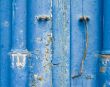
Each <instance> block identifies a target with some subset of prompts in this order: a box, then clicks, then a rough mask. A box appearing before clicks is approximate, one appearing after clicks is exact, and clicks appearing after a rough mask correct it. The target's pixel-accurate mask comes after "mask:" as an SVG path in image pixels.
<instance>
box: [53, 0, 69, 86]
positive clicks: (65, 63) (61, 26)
mask: <svg viewBox="0 0 110 87" xmlns="http://www.w3.org/2000/svg"><path fill="white" fill-rule="evenodd" d="M52 7H53V10H52V12H53V21H52V22H53V23H52V24H53V28H52V31H53V59H52V64H53V67H52V78H53V79H52V82H53V87H70V0H53V6H52Z"/></svg>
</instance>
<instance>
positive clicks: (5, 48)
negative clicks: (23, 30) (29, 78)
mask: <svg viewBox="0 0 110 87" xmlns="http://www.w3.org/2000/svg"><path fill="white" fill-rule="evenodd" d="M11 2H12V0H0V87H7V85H9V83H10V77H9V75H10V68H9V55H8V53H9V51H10V49H11V44H10V43H11V38H10V37H11V36H10V35H11Z"/></svg>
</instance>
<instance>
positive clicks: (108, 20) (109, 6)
mask: <svg viewBox="0 0 110 87" xmlns="http://www.w3.org/2000/svg"><path fill="white" fill-rule="evenodd" d="M103 9H104V10H103V20H104V22H103V50H102V53H103V54H110V36H109V35H110V29H109V25H110V17H109V16H110V1H109V0H103Z"/></svg>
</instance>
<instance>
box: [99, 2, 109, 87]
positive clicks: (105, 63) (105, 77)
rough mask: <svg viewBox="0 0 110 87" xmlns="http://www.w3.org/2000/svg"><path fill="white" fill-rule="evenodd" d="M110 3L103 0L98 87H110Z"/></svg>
mask: <svg viewBox="0 0 110 87" xmlns="http://www.w3.org/2000/svg"><path fill="white" fill-rule="evenodd" d="M109 15H110V1H109V0H103V48H102V55H104V56H102V57H101V58H100V61H99V66H100V67H99V77H100V79H101V82H100V87H102V86H104V87H109V86H110V56H109V55H110V29H109V26H110V17H109Z"/></svg>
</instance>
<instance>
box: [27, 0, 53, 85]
mask: <svg viewBox="0 0 110 87" xmlns="http://www.w3.org/2000/svg"><path fill="white" fill-rule="evenodd" d="M27 22H28V49H29V51H30V52H31V59H30V86H31V87H37V86H38V87H52V72H51V66H52V64H51V60H52V49H51V46H52V1H51V0H42V1H41V0H28V21H27Z"/></svg>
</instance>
